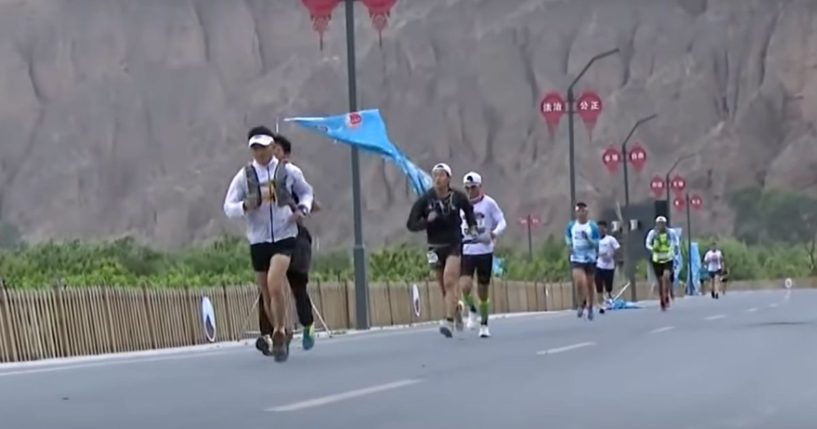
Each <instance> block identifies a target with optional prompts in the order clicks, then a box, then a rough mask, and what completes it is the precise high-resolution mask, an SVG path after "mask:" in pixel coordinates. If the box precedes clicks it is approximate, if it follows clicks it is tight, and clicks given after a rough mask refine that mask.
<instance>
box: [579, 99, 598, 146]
mask: <svg viewBox="0 0 817 429" xmlns="http://www.w3.org/2000/svg"><path fill="white" fill-rule="evenodd" d="M576 110H577V111H578V112H579V116H580V117H581V118H582V121H584V126H585V127H586V128H587V132H588V134H590V140H591V141H592V140H593V128H594V127H595V126H596V120H597V119H598V118H599V115H600V114H601V110H602V104H601V97H599V95H598V94H597V93H596V92H595V91H585V92H584V93H583V94H582V95H581V96H580V97H579V99H578V100H577V101H576Z"/></svg>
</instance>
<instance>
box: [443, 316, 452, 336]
mask: <svg viewBox="0 0 817 429" xmlns="http://www.w3.org/2000/svg"><path fill="white" fill-rule="evenodd" d="M440 333H441V334H443V336H445V337H446V338H451V337H452V336H454V322H451V321H448V320H443V322H442V324H440Z"/></svg>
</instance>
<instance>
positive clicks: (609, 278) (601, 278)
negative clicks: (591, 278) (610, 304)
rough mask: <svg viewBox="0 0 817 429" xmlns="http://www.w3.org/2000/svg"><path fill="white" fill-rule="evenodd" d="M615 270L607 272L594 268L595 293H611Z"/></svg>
mask: <svg viewBox="0 0 817 429" xmlns="http://www.w3.org/2000/svg"><path fill="white" fill-rule="evenodd" d="M615 274H616V270H615V269H612V270H607V269H604V268H598V267H596V277H595V280H596V292H597V293H602V292H603V291H607V293H612V292H613V278H614V277H615Z"/></svg>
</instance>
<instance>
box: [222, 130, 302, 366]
mask: <svg viewBox="0 0 817 429" xmlns="http://www.w3.org/2000/svg"><path fill="white" fill-rule="evenodd" d="M273 142H274V140H273V137H272V132H271V131H270V130H269V129H268V128H266V127H256V128H254V129H253V130H251V132H250V138H249V142H248V146H249V147H250V149H251V151H252V157H253V161H252V163H251V164H250V165H249V166H248V167H251V168H248V167H244V168H242V169H241V170H239V171H238V173H236V175H235V176H234V177H233V180H232V181H231V182H230V187H229V189H228V190H227V195H226V197H225V198H224V213H225V214H226V215H227V217H229V218H231V219H244V221H245V223H246V235H247V240H248V241H249V243H250V257H251V259H252V265H253V269H254V270H255V272H256V279H257V280H258V277H259V276H267V290H266V291H264V290H262V291H261V292H262V295H264V305H265V306H266V311H267V315H271V316H272V317H271V318H272V320H271V321H270V322H271V323H272V325H273V327H274V331H273V334H272V337H271V338H268V339H266V340H268V343H269V344H271V353H272V355H273V356H274V357H275V360H276V361H278V362H283V361H286V360H287V358H288V357H289V350H288V338H287V336H288V332H287V331H286V327H285V326H286V321H287V320H288V319H287V314H286V310H287V308H286V305H285V303H286V301H285V300H284V295H283V293H284V291H283V287H284V276H285V274H286V271H287V269H288V267H289V262H290V258H291V256H292V252H293V250H294V249H295V244H296V237H297V235H298V221H299V220H300V219H302V218H303V217H305V216H307V215H308V214H309V213H310V211H311V210H312V201H313V193H312V186H311V185H310V184H309V183H308V182H307V181H306V180H305V179H304V176H303V172H301V170H300V169H299V168H297V167H295V166H293V165H291V164H286V163H279V162H278V160H277V159H275V157H274V156H273V148H272V143H273ZM293 192H295V193H297V194H298V197H299V201H298V204H297V205H296V204H295V202H294V199H293V198H292V193H293Z"/></svg>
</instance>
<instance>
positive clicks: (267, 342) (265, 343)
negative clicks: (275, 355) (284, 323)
mask: <svg viewBox="0 0 817 429" xmlns="http://www.w3.org/2000/svg"><path fill="white" fill-rule="evenodd" d="M255 348H256V349H257V350H258V351H259V352H261V353H262V354H263V355H264V356H270V355H272V338H270V336H269V335H262V336H260V337H258V339H256V340H255Z"/></svg>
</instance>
